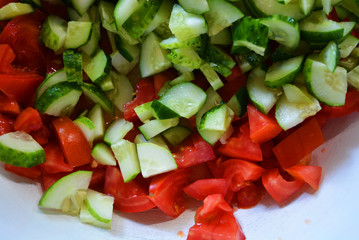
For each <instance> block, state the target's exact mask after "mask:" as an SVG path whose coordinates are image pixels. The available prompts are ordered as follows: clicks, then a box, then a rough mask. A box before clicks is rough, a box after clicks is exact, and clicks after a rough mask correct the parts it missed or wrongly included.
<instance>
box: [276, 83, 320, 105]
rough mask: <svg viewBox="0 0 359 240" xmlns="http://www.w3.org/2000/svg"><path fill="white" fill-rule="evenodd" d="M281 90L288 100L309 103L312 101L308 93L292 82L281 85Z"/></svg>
mask: <svg viewBox="0 0 359 240" xmlns="http://www.w3.org/2000/svg"><path fill="white" fill-rule="evenodd" d="M283 92H284V95H285V96H286V98H287V100H288V102H291V103H298V104H299V103H303V104H311V103H312V102H313V101H312V99H311V98H309V97H308V94H305V93H304V92H303V91H302V90H301V89H300V88H299V87H297V86H295V85H293V84H285V85H283Z"/></svg>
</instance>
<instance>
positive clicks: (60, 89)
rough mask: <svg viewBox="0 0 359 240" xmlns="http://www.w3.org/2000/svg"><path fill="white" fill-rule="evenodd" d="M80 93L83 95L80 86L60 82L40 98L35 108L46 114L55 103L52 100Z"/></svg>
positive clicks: (73, 83)
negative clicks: (76, 92)
mask: <svg viewBox="0 0 359 240" xmlns="http://www.w3.org/2000/svg"><path fill="white" fill-rule="evenodd" d="M73 90H75V91H78V92H79V93H80V94H81V88H80V86H79V85H78V84H77V83H75V82H60V83H58V84H55V85H53V86H51V87H50V88H48V89H47V90H46V91H45V92H44V93H43V94H42V95H41V96H40V97H39V99H37V101H35V103H34V107H35V108H36V109H37V110H39V111H40V112H42V113H45V112H46V110H47V108H48V107H49V106H50V105H51V104H52V103H53V102H52V101H49V100H50V99H58V98H60V97H62V96H65V95H66V94H68V93H70V92H71V91H73Z"/></svg>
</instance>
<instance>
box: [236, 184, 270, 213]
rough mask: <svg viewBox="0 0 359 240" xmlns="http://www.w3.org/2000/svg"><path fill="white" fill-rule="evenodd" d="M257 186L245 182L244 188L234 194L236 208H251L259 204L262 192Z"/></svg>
mask: <svg viewBox="0 0 359 240" xmlns="http://www.w3.org/2000/svg"><path fill="white" fill-rule="evenodd" d="M258 185H259V184H256V183H253V182H246V184H245V187H243V188H241V189H240V190H239V191H238V192H237V193H236V205H237V207H238V208H244V209H245V208H251V207H254V206H256V205H257V204H258V203H259V202H260V200H261V199H262V196H263V191H262V188H261V187H260V186H258Z"/></svg>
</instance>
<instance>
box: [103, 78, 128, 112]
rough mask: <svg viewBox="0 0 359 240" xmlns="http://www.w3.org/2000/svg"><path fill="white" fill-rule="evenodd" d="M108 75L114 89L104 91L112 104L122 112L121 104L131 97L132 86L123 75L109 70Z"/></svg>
mask: <svg viewBox="0 0 359 240" xmlns="http://www.w3.org/2000/svg"><path fill="white" fill-rule="evenodd" d="M110 77H111V79H112V82H113V85H114V89H113V90H111V91H109V92H106V95H107V96H108V98H109V99H110V100H111V101H112V102H113V104H114V105H115V106H116V107H117V108H118V109H119V110H120V111H121V112H123V105H124V104H125V103H127V102H129V101H131V99H132V97H133V93H134V89H133V86H132V84H131V82H130V80H129V79H128V78H127V77H126V76H125V75H122V74H117V73H116V72H114V71H111V72H110Z"/></svg>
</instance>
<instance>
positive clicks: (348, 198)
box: [0, 113, 359, 240]
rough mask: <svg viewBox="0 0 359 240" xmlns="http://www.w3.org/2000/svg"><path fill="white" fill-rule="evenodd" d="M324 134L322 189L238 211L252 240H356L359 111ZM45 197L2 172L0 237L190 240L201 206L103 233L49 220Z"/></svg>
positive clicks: (134, 219)
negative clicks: (40, 204) (285, 201)
mask: <svg viewBox="0 0 359 240" xmlns="http://www.w3.org/2000/svg"><path fill="white" fill-rule="evenodd" d="M324 135H325V138H326V140H327V141H326V143H325V144H324V145H322V146H321V147H319V148H318V149H317V150H316V151H315V152H314V153H313V157H312V159H313V165H315V164H318V165H320V166H322V167H323V174H324V177H323V180H322V182H321V187H320V189H319V190H318V191H317V192H313V191H312V190H311V189H310V188H309V187H307V188H304V189H303V191H304V193H303V194H301V195H300V196H298V197H297V198H296V199H295V200H294V201H293V202H292V203H290V204H288V205H284V206H278V205H277V204H276V203H275V202H274V200H272V199H271V198H270V197H269V196H268V195H266V196H265V197H264V199H263V201H262V202H261V203H260V204H259V205H258V206H256V207H254V208H252V209H249V210H237V211H236V212H235V215H236V217H237V219H238V221H239V223H240V224H241V226H242V228H243V231H244V233H245V235H246V237H247V239H248V240H257V239H263V240H303V239H308V240H312V239H313V240H314V239H315V240H321V239H325V240H331V239H333V240H334V239H346V240H354V239H358V236H359V227H357V222H358V220H359V204H358V200H359V113H355V114H352V115H351V116H349V117H346V118H341V119H334V120H331V121H330V122H329V124H328V125H327V126H326V128H325V130H324ZM41 192H42V190H41V186H40V185H38V184H34V183H32V182H30V181H27V180H26V179H25V178H21V177H17V176H15V175H13V174H11V173H8V172H6V171H5V170H4V169H3V168H2V165H1V166H0V230H1V231H0V234H1V237H0V239H4V240H12V239H14V240H15V239H16V240H28V239H37V240H40V239H41V240H42V239H51V240H60V239H61V240H62V239H76V240H82V239H83V240H92V239H95V240H97V239H101V240H112V239H126V240H127V239H128V240H135V239H138V240H139V239H141V240H165V239H166V240H167V239H171V240H175V239H186V236H187V233H188V229H189V228H190V227H191V226H192V225H193V223H194V220H193V217H194V213H195V211H196V209H197V207H199V206H200V205H201V203H199V202H195V201H193V202H191V203H190V206H189V209H188V210H186V211H185V213H184V214H182V215H181V216H180V217H179V218H177V219H172V218H170V217H167V216H165V215H164V214H162V213H161V212H160V211H159V210H157V209H154V210H151V211H149V212H146V213H139V214H124V213H119V212H116V214H114V220H113V225H112V230H103V229H99V228H96V227H93V226H90V225H86V224H82V223H81V222H80V221H79V219H78V218H77V217H73V216H67V215H62V214H45V213H44V212H42V211H41V210H39V209H38V207H37V203H38V201H39V199H40V197H41ZM180 231H182V232H183V236H182V237H181V234H180Z"/></svg>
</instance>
